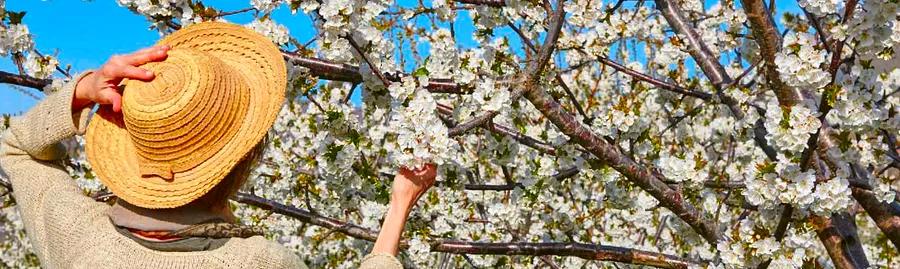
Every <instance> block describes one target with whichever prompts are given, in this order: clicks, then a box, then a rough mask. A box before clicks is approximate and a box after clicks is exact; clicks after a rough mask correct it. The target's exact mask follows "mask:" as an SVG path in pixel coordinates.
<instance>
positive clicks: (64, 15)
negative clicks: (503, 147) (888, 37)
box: [0, 0, 796, 114]
mask: <svg viewBox="0 0 900 269" xmlns="http://www.w3.org/2000/svg"><path fill="white" fill-rule="evenodd" d="M706 1H707V2H708V3H714V2H716V1H712V0H706ZM249 2H250V1H249V0H230V1H229V0H206V1H204V3H206V4H207V5H208V6H214V7H216V8H218V9H220V10H225V11H231V10H237V9H241V8H245V7H248V6H249ZM399 2H400V4H401V5H403V6H415V5H416V3H417V1H416V0H401V1H399ZM425 2H428V1H425ZM777 3H778V4H777V5H778V6H779V10H780V11H781V10H783V9H782V8H783V7H789V6H790V7H791V9H790V10H792V11H796V8H795V6H796V3H793V2H787V1H786V0H778V2H777ZM709 5H710V4H707V6H709ZM6 9H7V10H11V11H27V12H28V13H27V15H26V16H25V19H24V22H25V24H26V25H28V27H29V30H30V31H31V33H32V35H33V36H34V41H35V45H36V48H37V49H38V50H39V51H40V52H42V53H44V54H55V53H58V54H57V56H58V58H59V61H60V63H61V64H62V65H63V66H65V65H66V64H71V65H72V70H73V71H74V73H78V72H81V71H84V70H87V69H92V68H96V67H98V66H100V65H101V64H103V62H104V61H105V60H106V59H107V58H108V57H109V56H110V55H113V54H121V53H129V52H131V51H135V50H137V49H140V48H143V47H147V46H151V45H153V43H154V42H156V40H157V39H159V34H158V33H157V32H156V31H154V30H148V26H149V23H148V22H147V21H146V20H145V19H144V18H143V17H142V16H138V15H135V14H133V13H131V12H130V11H129V10H127V9H125V8H122V7H120V6H118V4H116V1H114V0H92V1H79V0H15V1H7V3H6ZM227 18H228V20H229V21H232V22H236V23H247V22H249V21H250V20H251V19H252V16H251V15H249V14H241V15H234V16H229V17H227ZM273 18H274V19H275V20H276V21H277V22H279V23H282V24H284V25H285V26H287V27H288V29H289V30H290V32H291V35H292V36H294V37H295V38H297V39H298V40H300V41H301V42H306V41H308V40H310V39H311V38H312V37H313V36H314V35H315V30H314V29H313V28H312V22H311V21H310V18H309V17H308V16H306V15H304V14H302V13H298V14H296V15H291V14H290V11H289V9H288V8H286V7H284V6H283V7H282V8H280V9H278V10H276V11H275V12H274V14H273ZM416 23H419V24H420V25H424V24H426V23H427V21H426V18H425V17H423V16H420V17H419V21H417V22H416ZM471 25H472V22H471V19H470V18H469V15H468V14H467V12H461V13H460V14H459V15H458V16H457V22H456V23H455V24H454V27H455V31H456V36H457V38H458V40H457V43H458V45H460V46H461V47H464V48H470V47H473V46H475V44H476V43H475V42H474V40H473V39H472V38H471V36H472V32H473V29H472V26H471ZM441 27H449V25H441ZM495 34H496V35H497V36H507V37H512V36H514V35H515V34H514V33H512V32H511V31H510V30H509V29H508V28H506V27H503V28H500V29H498V30H496V31H495ZM510 41H511V47H513V48H521V45H519V44H518V39H517V38H510ZM420 44H422V43H420ZM419 49H420V50H422V49H424V51H427V44H422V45H420V47H419ZM412 67H413V66H411V64H410V65H408V66H406V68H407V69H409V68H412ZM0 70H3V71H7V72H16V71H15V70H16V67H15V65H14V64H13V63H12V61H11V60H9V59H0ZM24 90H25V91H28V92H30V93H32V94H35V95H37V96H39V97H41V96H43V95H42V94H41V93H40V92H38V91H35V90H31V89H24ZM358 92H359V91H357V93H358ZM355 99H358V97H357V98H355ZM35 103H36V100H35V99H34V98H32V97H30V96H27V95H25V94H22V93H20V92H19V91H18V90H16V89H13V88H12V87H11V86H9V85H5V84H0V114H10V113H12V114H17V113H21V112H23V111H25V110H27V109H28V108H30V107H31V106H33V105H34V104H35Z"/></svg>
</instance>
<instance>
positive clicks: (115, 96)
mask: <svg viewBox="0 0 900 269" xmlns="http://www.w3.org/2000/svg"><path fill="white" fill-rule="evenodd" d="M97 99H98V100H97V101H98V103H100V104H103V105H112V109H113V112H122V95H120V94H119V93H118V92H116V91H114V90H108V91H101V92H100V98H97Z"/></svg>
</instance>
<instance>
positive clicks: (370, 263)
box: [359, 253, 403, 269]
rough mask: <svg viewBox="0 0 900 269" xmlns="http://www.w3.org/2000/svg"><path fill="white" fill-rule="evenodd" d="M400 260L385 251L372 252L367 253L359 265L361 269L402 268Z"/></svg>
mask: <svg viewBox="0 0 900 269" xmlns="http://www.w3.org/2000/svg"><path fill="white" fill-rule="evenodd" d="M402 268H403V265H402V264H400V260H397V258H395V257H394V256H391V255H388V254H384V253H372V254H369V255H366V257H365V258H363V260H362V264H360V265H359V269H402Z"/></svg>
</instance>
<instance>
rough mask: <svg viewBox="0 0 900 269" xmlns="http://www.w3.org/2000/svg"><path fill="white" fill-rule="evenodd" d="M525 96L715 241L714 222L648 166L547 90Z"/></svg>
mask: <svg viewBox="0 0 900 269" xmlns="http://www.w3.org/2000/svg"><path fill="white" fill-rule="evenodd" d="M525 98H527V99H528V100H529V101H530V102H531V103H532V104H533V105H534V106H535V108H537V109H538V110H540V111H541V113H542V114H544V116H546V117H547V118H548V119H549V120H550V121H551V122H553V124H554V125H556V127H557V128H559V129H560V131H562V132H563V133H564V134H566V135H567V136H569V137H570V138H571V139H572V140H573V141H574V142H576V143H578V144H579V145H581V146H582V147H584V148H585V149H586V150H587V151H588V152H590V153H591V154H593V155H594V156H596V157H597V158H599V159H600V161H601V162H603V163H606V164H608V165H609V166H611V167H612V168H613V169H615V170H616V171H618V172H619V173H621V174H622V175H623V176H625V177H626V178H627V179H628V180H630V181H631V182H632V183H634V184H636V185H638V186H639V187H640V188H641V189H643V190H644V191H646V192H648V193H649V194H650V195H652V196H653V197H654V198H656V199H657V200H658V201H659V203H660V205H662V206H663V207H665V208H668V209H669V210H671V211H672V212H674V213H675V214H676V215H677V216H678V217H679V218H681V219H682V220H684V222H686V223H688V225H690V226H691V227H692V228H694V231H696V232H697V233H698V234H700V236H702V237H703V238H705V239H706V240H707V241H708V242H710V243H711V244H716V243H717V242H718V240H719V238H720V237H721V235H720V233H719V229H718V227H717V225H716V224H715V223H712V222H711V221H710V220H708V219H706V218H705V217H704V216H703V215H702V214H701V212H699V211H698V210H697V209H696V208H695V207H694V206H693V205H691V204H690V203H689V202H687V201H685V200H684V198H683V197H682V194H681V193H679V192H677V191H675V190H673V189H671V188H669V186H668V185H666V183H664V182H663V181H662V180H661V179H660V178H658V177H657V175H655V174H654V173H653V172H652V171H650V169H648V168H646V167H644V166H642V165H640V164H638V163H637V162H635V161H634V160H632V159H631V158H629V157H628V156H625V155H624V154H622V153H621V152H619V150H618V149H617V148H616V147H615V146H613V145H610V144H609V143H608V142H606V140H604V139H603V138H601V137H599V136H598V135H597V134H595V133H593V132H592V131H591V130H590V129H589V128H587V127H585V126H584V125H582V124H581V123H579V122H578V121H577V120H575V118H574V117H573V116H572V115H571V114H569V113H567V112H566V111H565V110H563V109H562V107H561V106H560V104H559V103H558V102H556V101H555V100H554V99H553V98H552V97H551V96H550V94H548V93H547V92H546V91H543V90H541V89H538V88H531V89H529V90H528V91H526V92H525Z"/></svg>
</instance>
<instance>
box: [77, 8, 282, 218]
mask: <svg viewBox="0 0 900 269" xmlns="http://www.w3.org/2000/svg"><path fill="white" fill-rule="evenodd" d="M158 44H160V45H163V44H165V45H169V46H170V47H171V49H170V50H169V56H168V58H166V60H165V61H162V62H155V63H148V64H145V65H143V66H142V67H143V68H146V69H148V70H151V71H153V72H154V73H155V74H156V78H155V79H154V80H153V81H150V82H142V81H137V80H129V81H126V82H124V84H125V90H124V92H123V96H122V113H113V112H112V111H111V110H110V109H109V108H106V107H104V108H101V109H100V110H98V111H97V114H96V115H95V116H94V118H93V119H92V120H91V121H90V125H89V126H88V130H87V134H86V135H85V136H86V140H87V142H86V144H87V145H86V151H87V158H88V161H89V162H90V164H91V166H92V167H93V169H94V172H95V173H96V174H97V176H98V177H99V179H100V181H101V182H103V184H105V185H106V186H107V187H108V188H109V189H110V191H112V192H113V193H114V194H116V195H117V196H118V197H119V198H122V199H125V201H127V202H128V203H131V204H134V205H137V206H140V207H144V208H172V207H178V206H181V205H185V204H187V203H189V202H191V201H193V200H195V199H197V198H199V197H201V196H203V195H204V194H206V193H207V192H209V191H210V189H212V188H213V187H214V186H215V185H216V184H218V183H219V182H220V181H222V179H223V178H224V177H225V176H226V175H227V174H228V173H229V172H230V171H231V169H232V168H233V167H234V166H235V165H236V164H237V163H238V162H240V161H241V159H242V157H243V156H244V155H245V154H246V153H247V152H248V151H250V150H251V149H252V148H253V147H254V146H255V145H256V144H257V143H258V142H259V141H260V140H261V139H262V138H263V136H264V135H265V134H266V132H267V131H268V130H269V128H270V127H271V126H272V123H273V122H274V120H275V117H276V115H277V114H278V111H279V109H280V108H281V104H282V102H283V101H284V89H285V85H286V76H287V72H286V68H285V64H284V60H283V59H282V58H281V54H280V53H279V51H278V48H277V47H276V46H275V45H274V44H273V43H272V42H271V41H270V40H269V39H267V38H266V37H264V36H262V35H260V34H257V33H256V32H253V31H251V30H249V29H247V28H244V27H241V26H238V25H233V24H228V23H219V22H204V23H199V24H194V25H191V26H188V27H185V28H184V29H181V30H179V31H177V32H175V33H173V34H171V35H169V36H168V37H166V38H164V39H162V40H160V41H159V43H158Z"/></svg>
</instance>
